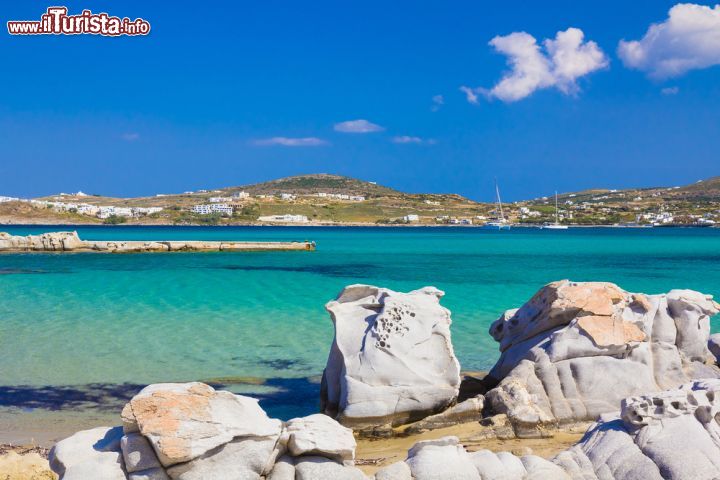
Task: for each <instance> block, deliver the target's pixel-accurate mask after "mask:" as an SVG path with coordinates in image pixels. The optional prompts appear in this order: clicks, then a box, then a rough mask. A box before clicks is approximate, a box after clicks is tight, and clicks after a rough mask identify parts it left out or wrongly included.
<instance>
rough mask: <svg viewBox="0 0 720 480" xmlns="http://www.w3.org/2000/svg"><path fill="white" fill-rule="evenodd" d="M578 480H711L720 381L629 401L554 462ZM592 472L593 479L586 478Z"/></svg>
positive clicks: (718, 462)
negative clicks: (578, 473) (575, 473)
mask: <svg viewBox="0 0 720 480" xmlns="http://www.w3.org/2000/svg"><path fill="white" fill-rule="evenodd" d="M553 461H554V463H556V464H557V465H559V466H562V467H563V468H564V470H565V471H566V472H572V471H583V472H585V473H584V475H585V476H584V477H580V476H577V475H576V476H573V478H574V479H575V478H582V479H583V480H596V479H602V480H605V479H611V480H635V479H640V478H642V479H648V480H660V479H665V480H714V479H716V478H718V476H719V475H720V380H718V379H708V380H699V381H695V382H692V383H690V384H687V385H682V386H681V387H679V388H678V389H676V390H671V391H665V392H660V393H658V394H652V395H643V396H637V397H631V398H628V399H626V400H625V401H623V404H622V410H621V412H620V414H619V415H618V414H605V415H603V416H602V417H601V418H600V420H599V421H598V422H597V423H596V424H595V425H594V426H593V427H592V428H591V429H590V430H588V432H587V433H586V435H585V437H583V439H582V441H581V442H580V443H579V444H577V445H575V446H573V447H571V448H570V449H569V450H567V451H565V452H563V453H561V454H560V455H558V456H557V457H556V458H555V459H554V460H553ZM591 472H594V473H595V476H594V477H593V476H590V473H591Z"/></svg>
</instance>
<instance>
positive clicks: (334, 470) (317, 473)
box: [295, 456, 367, 480]
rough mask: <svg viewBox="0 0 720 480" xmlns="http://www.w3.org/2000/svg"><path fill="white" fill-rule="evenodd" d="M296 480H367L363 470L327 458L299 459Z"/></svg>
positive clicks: (296, 466) (306, 457) (305, 457)
mask: <svg viewBox="0 0 720 480" xmlns="http://www.w3.org/2000/svg"><path fill="white" fill-rule="evenodd" d="M296 462H297V463H296V464H295V480H367V477H366V476H365V474H364V473H362V471H361V470H359V469H357V468H355V467H351V466H347V465H343V464H342V463H338V462H335V461H333V460H330V459H329V458H325V457H316V456H304V457H298V458H297V459H296Z"/></svg>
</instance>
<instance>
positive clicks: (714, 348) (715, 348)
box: [708, 333, 720, 364]
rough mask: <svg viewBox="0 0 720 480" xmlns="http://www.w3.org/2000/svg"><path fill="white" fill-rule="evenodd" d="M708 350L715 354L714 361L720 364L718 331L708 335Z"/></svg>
mask: <svg viewBox="0 0 720 480" xmlns="http://www.w3.org/2000/svg"><path fill="white" fill-rule="evenodd" d="M708 350H710V353H712V354H713V356H715V362H716V363H718V364H720V333H716V334H714V335H710V340H708Z"/></svg>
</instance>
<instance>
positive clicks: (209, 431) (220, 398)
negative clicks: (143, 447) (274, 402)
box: [123, 382, 282, 478]
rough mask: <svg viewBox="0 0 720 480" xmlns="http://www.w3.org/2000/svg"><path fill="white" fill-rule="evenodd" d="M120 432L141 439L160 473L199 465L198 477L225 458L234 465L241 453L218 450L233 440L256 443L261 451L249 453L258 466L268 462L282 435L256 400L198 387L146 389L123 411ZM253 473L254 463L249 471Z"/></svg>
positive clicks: (164, 385) (233, 449)
mask: <svg viewBox="0 0 720 480" xmlns="http://www.w3.org/2000/svg"><path fill="white" fill-rule="evenodd" d="M123 426H124V430H125V431H126V432H133V431H135V430H137V431H138V432H139V433H141V434H142V435H143V437H145V438H146V439H147V440H148V441H149V442H150V444H151V445H152V447H153V449H154V450H155V452H156V454H157V458H158V460H159V461H160V463H161V464H162V465H163V466H164V467H170V466H172V465H175V464H179V463H185V462H190V461H191V460H195V459H198V462H197V464H196V465H197V468H198V469H200V468H201V467H202V469H203V471H207V469H209V468H211V467H214V466H216V465H218V464H221V463H222V461H224V460H225V459H227V458H230V457H232V458H233V461H238V460H237V459H238V458H239V457H240V456H242V452H244V451H245V449H244V447H241V446H238V445H231V446H228V447H227V448H226V449H224V450H223V449H222V448H221V449H218V447H222V446H223V445H225V444H228V442H230V441H232V440H237V439H242V440H247V441H252V442H259V443H261V444H262V445H263V447H262V448H258V449H255V448H254V447H253V448H250V447H248V448H249V450H248V451H250V452H251V453H252V454H253V455H257V456H260V455H264V457H263V458H258V459H257V461H258V462H259V463H263V462H270V461H271V454H272V452H273V451H274V446H275V444H276V443H277V441H278V439H279V437H280V433H281V430H282V422H281V421H280V420H276V419H271V418H268V416H267V414H266V413H265V411H264V410H263V409H262V408H260V406H259V405H258V403H257V400H255V399H252V398H249V397H244V396H241V395H235V394H233V393H231V392H226V391H216V390H214V389H213V388H212V387H210V386H208V385H205V384H203V383H197V382H193V383H160V384H154V385H150V386H148V387H145V388H144V389H143V390H142V391H141V392H140V393H138V394H137V395H135V397H133V398H132V399H131V400H130V402H129V404H128V405H127V406H126V407H125V408H124V409H123ZM268 445H270V447H269V448H265V447H266V446H268ZM256 450H257V451H256ZM261 451H262V452H267V454H265V453H262V454H261V453H260V452H261ZM200 457H202V458H200ZM253 462H255V460H253ZM256 467H257V465H256V464H255V463H253V465H252V467H249V468H252V469H256ZM263 468H264V467H263ZM180 470H182V471H183V473H182V475H183V476H182V478H194V477H191V476H190V474H189V473H186V470H187V469H186V468H184V467H183V468H179V469H177V470H176V472H179V471H180ZM171 476H173V475H171ZM177 476H180V474H179V473H178V474H177ZM173 478H175V477H173Z"/></svg>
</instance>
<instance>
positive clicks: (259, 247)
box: [0, 231, 315, 253]
mask: <svg viewBox="0 0 720 480" xmlns="http://www.w3.org/2000/svg"><path fill="white" fill-rule="evenodd" d="M269 250H273V251H277V250H315V243H313V242H225V241H223V242H213V241H207V240H187V241H185V240H172V241H131V240H130V241H112V240H105V241H101V240H81V239H80V237H79V236H78V234H77V232H75V231H73V232H48V233H43V234H41V235H28V236H20V235H10V234H9V233H5V232H0V253H22V252H98V253H156V252H253V251H269Z"/></svg>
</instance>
